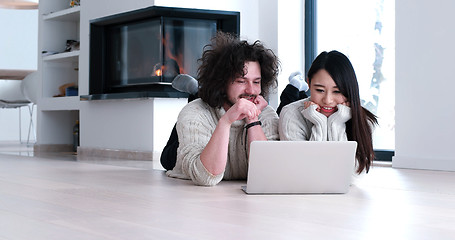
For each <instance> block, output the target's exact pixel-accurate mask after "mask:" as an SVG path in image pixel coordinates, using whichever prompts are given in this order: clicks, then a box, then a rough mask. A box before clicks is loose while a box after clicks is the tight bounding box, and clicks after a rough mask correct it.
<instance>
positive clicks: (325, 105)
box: [310, 69, 348, 117]
mask: <svg viewBox="0 0 455 240" xmlns="http://www.w3.org/2000/svg"><path fill="white" fill-rule="evenodd" d="M310 92H311V97H310V99H311V101H312V102H313V103H316V104H317V105H319V107H318V111H319V112H320V113H322V114H323V115H325V116H326V117H329V116H330V115H332V114H333V113H335V112H336V111H337V110H338V108H337V105H338V104H347V105H348V103H347V102H346V101H347V98H346V97H345V96H344V95H343V94H341V92H340V90H339V89H338V87H337V85H336V84H335V81H333V79H332V77H331V76H330V75H329V73H328V72H327V71H326V70H324V69H321V70H319V71H318V72H316V74H314V76H313V78H312V79H311V84H310Z"/></svg>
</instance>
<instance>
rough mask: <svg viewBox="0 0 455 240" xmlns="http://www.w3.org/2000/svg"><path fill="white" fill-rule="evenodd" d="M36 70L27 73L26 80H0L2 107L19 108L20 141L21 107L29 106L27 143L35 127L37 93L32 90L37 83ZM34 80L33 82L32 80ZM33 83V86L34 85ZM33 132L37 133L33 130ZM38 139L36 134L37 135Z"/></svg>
mask: <svg viewBox="0 0 455 240" xmlns="http://www.w3.org/2000/svg"><path fill="white" fill-rule="evenodd" d="M35 76H36V72H33V73H31V74H29V75H27V76H26V77H25V78H24V80H22V81H18V80H0V108H19V141H20V142H21V143H22V127H21V119H22V116H21V110H20V108H21V107H25V106H28V109H29V114H30V123H29V126H28V137H27V144H28V143H29V142H30V133H31V131H32V130H33V129H34V126H33V109H34V105H35V103H36V97H37V95H36V94H37V93H36V92H35V93H33V91H31V90H32V89H33V88H35V91H36V89H37V88H36V86H34V85H33V84H37V81H38V80H37V79H35V78H36V77H35ZM32 81H33V82H32ZM32 85H33V86H32ZM33 133H35V132H34V131H33ZM35 139H36V136H35Z"/></svg>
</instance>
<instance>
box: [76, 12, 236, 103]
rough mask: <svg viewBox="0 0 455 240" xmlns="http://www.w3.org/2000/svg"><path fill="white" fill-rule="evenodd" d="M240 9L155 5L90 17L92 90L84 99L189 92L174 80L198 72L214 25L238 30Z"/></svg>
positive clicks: (227, 29)
mask: <svg viewBox="0 0 455 240" xmlns="http://www.w3.org/2000/svg"><path fill="white" fill-rule="evenodd" d="M239 26H240V13H239V12H230V11H212V10H200V9H184V8H169V7H158V6H152V7H148V8H144V9H139V10H135V11H131V12H127V13H121V14H117V15H113V16H108V17H103V18H99V19H94V20H92V21H90V70H89V72H90V73H89V77H90V79H89V95H88V96H83V98H84V99H85V100H100V99H115V98H142V97H187V94H185V93H181V92H178V91H176V90H174V89H173V88H172V86H171V82H172V80H173V78H174V77H175V76H177V75H178V74H181V73H185V74H189V75H191V76H193V77H196V75H197V69H198V62H197V60H198V59H199V58H200V57H201V55H202V51H203V47H204V46H205V45H207V44H208V43H209V42H210V39H211V38H212V37H213V36H214V35H215V34H216V31H219V30H221V31H224V32H231V33H235V34H238V33H239V29H240V27H239Z"/></svg>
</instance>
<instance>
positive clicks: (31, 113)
mask: <svg viewBox="0 0 455 240" xmlns="http://www.w3.org/2000/svg"><path fill="white" fill-rule="evenodd" d="M34 107H35V104H34V103H32V104H31V106H30V105H28V112H29V113H30V123H29V124H28V135H27V144H29V143H30V131H32V132H33V136H34V139H35V140H36V134H35V128H34V125H33V110H34Z"/></svg>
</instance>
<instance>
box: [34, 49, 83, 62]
mask: <svg viewBox="0 0 455 240" xmlns="http://www.w3.org/2000/svg"><path fill="white" fill-rule="evenodd" d="M77 57H79V51H71V52H63V53H57V54H53V55H48V56H44V57H43V61H56V60H59V61H71V62H73V61H77Z"/></svg>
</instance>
